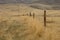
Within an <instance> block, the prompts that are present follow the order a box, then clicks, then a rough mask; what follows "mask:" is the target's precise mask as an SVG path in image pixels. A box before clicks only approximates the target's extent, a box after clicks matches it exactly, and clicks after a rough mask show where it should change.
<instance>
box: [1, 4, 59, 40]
mask: <svg viewBox="0 0 60 40" xmlns="http://www.w3.org/2000/svg"><path fill="white" fill-rule="evenodd" d="M30 12H31V13H32V14H33V13H35V17H34V18H33V17H32V16H29V13H30ZM26 14H28V16H21V15H26ZM43 15H44V12H43V10H39V9H34V8H31V7H29V6H27V5H25V4H23V5H22V4H20V5H15V4H1V5H0V40H60V16H58V15H60V10H47V15H48V16H50V17H48V16H47V26H46V27H44V19H43ZM51 15H52V16H51ZM56 15H57V16H56Z"/></svg>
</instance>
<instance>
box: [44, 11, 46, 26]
mask: <svg viewBox="0 0 60 40" xmlns="http://www.w3.org/2000/svg"><path fill="white" fill-rule="evenodd" d="M44 26H45V27H46V10H44Z"/></svg>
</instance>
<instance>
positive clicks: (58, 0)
mask: <svg viewBox="0 0 60 40" xmlns="http://www.w3.org/2000/svg"><path fill="white" fill-rule="evenodd" d="M0 3H43V4H60V0H0Z"/></svg>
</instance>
